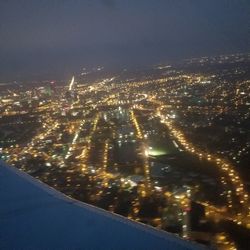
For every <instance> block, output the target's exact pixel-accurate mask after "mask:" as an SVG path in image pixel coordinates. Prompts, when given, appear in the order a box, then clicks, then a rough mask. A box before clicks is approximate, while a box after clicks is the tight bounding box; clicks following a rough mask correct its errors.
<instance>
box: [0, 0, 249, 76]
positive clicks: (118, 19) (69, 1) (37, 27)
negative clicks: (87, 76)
mask: <svg viewBox="0 0 250 250" xmlns="http://www.w3.org/2000/svg"><path fill="white" fill-rule="evenodd" d="M249 51H250V1H249V0H245V1H244V0H0V80H15V79H21V78H23V77H25V78H32V79H34V78H36V77H43V78H46V77H47V76H50V77H51V76H55V78H56V77H57V78H58V77H59V78H60V77H62V78H63V76H65V75H67V74H69V73H73V72H76V71H77V70H78V71H79V69H80V68H82V67H91V66H97V65H104V66H106V67H107V68H109V69H116V68H119V67H123V66H124V67H127V66H128V67H138V66H143V65H152V64H155V63H160V62H171V61H172V60H179V59H182V58H189V57H196V56H206V55H218V54H225V53H234V52H249Z"/></svg>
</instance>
